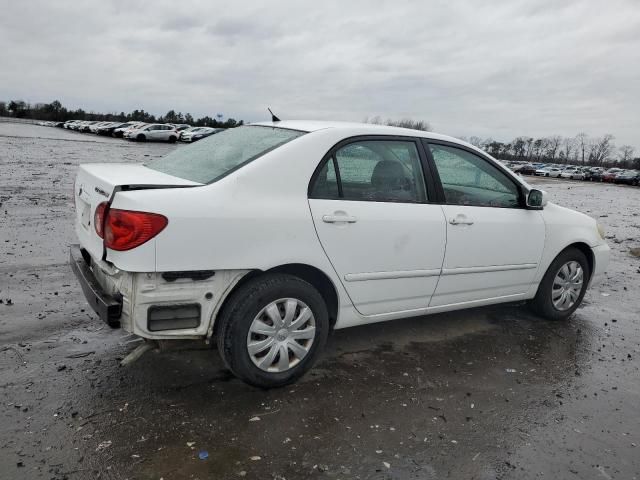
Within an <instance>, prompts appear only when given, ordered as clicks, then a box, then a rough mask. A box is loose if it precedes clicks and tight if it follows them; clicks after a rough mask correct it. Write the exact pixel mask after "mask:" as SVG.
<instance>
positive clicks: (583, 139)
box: [576, 132, 589, 165]
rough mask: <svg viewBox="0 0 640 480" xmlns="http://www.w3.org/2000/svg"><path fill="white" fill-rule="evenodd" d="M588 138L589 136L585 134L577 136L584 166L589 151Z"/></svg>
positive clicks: (577, 143)
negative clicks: (585, 156) (586, 153)
mask: <svg viewBox="0 0 640 480" xmlns="http://www.w3.org/2000/svg"><path fill="white" fill-rule="evenodd" d="M588 138H589V136H588V135H587V134H586V133H584V132H581V133H579V134H578V135H576V146H577V148H578V152H579V153H581V154H582V164H583V165H584V154H585V152H586V150H587V143H588V141H587V140H588Z"/></svg>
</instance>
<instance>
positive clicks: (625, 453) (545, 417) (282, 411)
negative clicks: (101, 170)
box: [0, 124, 640, 479]
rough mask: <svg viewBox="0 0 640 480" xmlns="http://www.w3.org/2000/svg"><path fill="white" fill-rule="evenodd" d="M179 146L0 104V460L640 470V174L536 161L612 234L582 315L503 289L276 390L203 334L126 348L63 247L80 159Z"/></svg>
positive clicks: (134, 470)
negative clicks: (563, 177)
mask: <svg viewBox="0 0 640 480" xmlns="http://www.w3.org/2000/svg"><path fill="white" fill-rule="evenodd" d="M174 148H185V147H182V146H174V145H163V144H136V143H129V142H125V141H122V140H115V139H110V138H99V137H96V136H91V135H81V134H77V133H74V132H67V131H62V130H60V129H54V128H46V127H39V126H34V125H17V124H0V168H1V175H0V405H1V407H0V477H1V478H7V479H9V478H11V479H13V478H24V479H31V478H47V479H49V478H52V479H64V478H69V479H76V478H98V477H99V478H107V479H123V478H131V479H133V478H136V479H159V478H164V479H182V478H189V479H196V478H200V479H205V478H207V479H209V478H215V479H222V478H242V477H246V478H260V479H264V478H275V479H283V478H286V479H297V478H305V479H306V478H334V479H337V478H342V479H351V478H376V479H377V478H380V479H383V478H385V479H386V478H393V479H411V478H416V479H431V478H434V479H435V478H477V479H493V478H517V479H528V478H554V479H556V478H570V479H571V478H575V479H582V478H603V479H617V478H621V479H635V478H638V476H639V473H638V472H640V381H639V379H640V372H639V368H638V367H639V359H640V340H639V338H640V336H639V334H640V318H639V316H638V310H639V306H640V301H639V300H638V287H639V285H640V258H638V257H636V256H633V255H632V254H631V253H630V248H633V247H640V239H639V234H640V208H639V207H638V206H639V205H640V188H633V187H622V186H613V185H604V184H591V183H584V182H568V181H560V180H555V179H544V180H541V179H531V181H532V182H535V183H536V184H539V185H540V186H541V187H543V188H544V189H546V190H547V191H548V192H549V193H550V196H551V199H552V201H555V202H557V203H560V204H562V205H565V206H568V207H571V208H575V209H578V210H581V211H583V212H585V213H588V214H589V215H591V216H593V217H596V218H598V220H599V221H600V222H601V223H602V224H603V225H604V226H605V228H606V230H607V234H608V236H609V237H610V240H609V242H610V245H611V247H612V259H611V265H610V268H609V271H608V275H607V280H606V281H605V282H604V283H603V284H601V285H598V286H596V287H594V288H593V289H592V290H591V291H590V292H589V293H588V294H587V296H586V297H585V302H584V303H583V306H582V307H581V308H580V309H579V310H578V311H577V312H576V314H575V315H574V316H573V317H572V318H571V320H570V321H569V322H566V323H552V322H548V321H543V320H541V319H538V318H536V317H535V316H533V315H532V314H530V313H529V312H528V311H527V310H526V309H523V308H521V307H518V306H502V307H492V308H483V309H474V310H469V311H465V312H457V313H453V314H443V315H434V316H430V317H421V318H414V319H408V320H403V321H397V322H392V323H384V324H376V325H370V326H366V327H358V328H353V329H347V330H342V331H338V332H335V333H334V334H333V335H332V337H331V338H330V339H329V344H328V351H327V352H326V354H325V355H324V357H323V359H322V360H321V362H320V363H319V364H318V366H317V367H316V368H315V369H314V370H313V371H312V372H311V373H310V374H309V375H307V376H306V377H305V378H304V379H303V380H302V381H301V382H299V383H298V384H296V385H293V386H291V387H288V388H284V389H280V390H272V391H266V392H265V391H260V390H257V389H254V388H251V387H249V386H247V385H245V384H243V383H241V382H239V381H238V380H236V379H234V378H233V377H231V376H230V374H229V373H228V372H227V371H226V370H225V368H224V366H223V365H222V363H221V361H220V360H219V357H218V355H217V352H215V351H211V350H209V349H206V348H202V347H200V346H192V345H184V346H183V347H184V348H182V349H180V350H178V349H174V350H171V351H167V352H162V353H149V354H147V355H146V356H144V357H143V358H142V359H141V360H140V361H139V362H137V363H136V364H134V365H132V366H131V367H128V368H121V367H119V366H118V361H119V360H120V359H121V358H122V357H123V356H124V355H126V354H127V353H128V352H129V351H130V350H131V349H132V348H133V347H134V346H135V343H131V342H132V341H133V340H134V339H133V338H132V337H129V336H126V335H124V333H123V332H122V331H120V330H111V329H109V328H108V327H106V326H105V325H103V324H102V323H101V322H100V321H99V320H97V319H96V317H95V316H94V315H93V313H92V312H91V310H90V309H89V307H88V306H87V305H86V303H85V301H84V298H83V296H82V293H81V291H80V288H79V287H78V285H77V283H76V281H75V278H74V277H73V275H72V273H71V271H70V268H69V267H68V265H67V257H68V246H69V244H70V243H72V242H74V240H75V239H74V233H73V228H72V226H73V223H72V204H71V191H72V188H73V187H72V185H73V178H74V176H75V170H76V167H77V165H78V164H79V163H84V162H94V161H101V162H117V161H125V162H143V161H146V160H148V159H151V158H155V157H158V156H161V155H163V154H165V153H166V152H168V151H169V150H171V149H174ZM201 457H206V458H203V459H201Z"/></svg>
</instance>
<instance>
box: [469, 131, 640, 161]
mask: <svg viewBox="0 0 640 480" xmlns="http://www.w3.org/2000/svg"><path fill="white" fill-rule="evenodd" d="M460 139H461V140H464V141H466V142H468V143H470V144H472V145H474V146H476V147H478V148H482V149H483V150H485V151H486V152H487V153H489V154H490V155H492V156H494V157H496V158H499V159H501V160H520V161H528V162H544V163H571V164H574V165H592V166H604V167H609V166H614V165H615V166H617V167H622V168H640V158H639V157H635V158H634V152H635V149H634V148H633V147H632V146H631V145H622V146H621V147H616V144H615V142H614V136H613V135H611V134H606V135H604V136H602V137H591V136H589V135H587V134H586V133H579V134H577V135H576V136H575V137H563V136H560V135H552V136H550V137H542V138H533V137H527V136H521V137H516V138H514V139H513V140H512V141H511V142H499V141H496V140H494V139H493V138H485V139H482V138H480V137H475V136H472V137H469V138H466V137H460Z"/></svg>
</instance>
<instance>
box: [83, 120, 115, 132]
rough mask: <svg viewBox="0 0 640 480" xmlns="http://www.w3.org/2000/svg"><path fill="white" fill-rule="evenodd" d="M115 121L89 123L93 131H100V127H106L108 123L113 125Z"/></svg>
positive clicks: (90, 129)
mask: <svg viewBox="0 0 640 480" xmlns="http://www.w3.org/2000/svg"><path fill="white" fill-rule="evenodd" d="M112 123H113V122H98V123H94V124H93V125H89V131H90V132H91V133H98V129H99V128H102V127H105V126H107V125H111V124H112Z"/></svg>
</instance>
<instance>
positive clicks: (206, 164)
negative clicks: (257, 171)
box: [146, 126, 305, 183]
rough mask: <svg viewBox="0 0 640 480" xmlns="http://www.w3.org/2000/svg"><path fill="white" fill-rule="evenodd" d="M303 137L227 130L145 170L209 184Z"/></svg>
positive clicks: (253, 128)
mask: <svg viewBox="0 0 640 480" xmlns="http://www.w3.org/2000/svg"><path fill="white" fill-rule="evenodd" d="M304 133H305V132H299V131H296V130H287V129H284V128H274V127H261V126H244V127H237V128H230V129H228V130H225V131H224V132H220V133H218V134H216V135H212V136H210V137H207V138H206V139H205V140H201V141H199V142H198V143H196V144H194V145H191V146H188V147H182V148H177V149H176V150H174V151H173V152H171V153H170V154H169V155H167V156H166V157H163V158H160V159H158V160H154V161H153V162H150V163H148V164H147V165H146V166H147V167H149V168H151V169H153V170H157V171H158V172H162V173H167V174H169V175H173V176H174V177H179V178H184V179H186V180H192V181H194V182H198V183H212V182H215V181H216V180H219V179H220V178H222V177H224V176H225V175H228V174H229V173H231V172H232V171H234V170H236V169H238V168H240V167H242V166H243V165H246V164H247V163H249V162H251V161H252V160H255V159H256V158H258V157H261V156H262V155H264V154H265V153H267V152H270V151H271V150H273V149H275V148H278V147H280V146H282V145H284V144H285V143H287V142H290V141H291V140H293V139H294V138H298V137H299V136H301V135H304Z"/></svg>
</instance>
